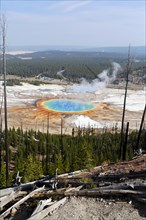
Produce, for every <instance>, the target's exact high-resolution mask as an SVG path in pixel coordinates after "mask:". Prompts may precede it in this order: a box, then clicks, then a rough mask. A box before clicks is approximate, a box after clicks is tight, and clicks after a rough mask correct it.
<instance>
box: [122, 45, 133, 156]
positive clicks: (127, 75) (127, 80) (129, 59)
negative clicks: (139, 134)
mask: <svg viewBox="0 0 146 220" xmlns="http://www.w3.org/2000/svg"><path fill="white" fill-rule="evenodd" d="M131 71H132V60H131V54H130V46H129V51H128V62H127V65H126V70H125V74H126V86H125V95H124V104H123V114H122V125H121V137H120V153H119V158H120V159H121V160H124V159H125V156H124V155H125V152H126V145H125V144H126V141H125V143H124V120H125V110H126V99H127V90H128V82H129V74H130V73H131ZM128 127H129V124H128ZM127 132H128V129H127ZM126 136H127V135H126ZM124 145H125V146H124ZM123 151H125V152H123Z"/></svg>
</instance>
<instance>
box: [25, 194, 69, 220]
mask: <svg viewBox="0 0 146 220" xmlns="http://www.w3.org/2000/svg"><path fill="white" fill-rule="evenodd" d="M66 201H67V198H66V197H65V198H63V199H61V200H59V201H57V202H55V203H54V204H53V205H51V206H49V207H48V208H46V209H44V210H42V211H40V212H39V213H37V214H36V215H33V216H31V217H30V218H29V219H28V220H41V219H43V218H45V217H46V216H47V215H49V214H51V213H53V212H54V211H55V210H56V209H58V208H59V207H60V206H62V205H64V204H65V203H66Z"/></svg>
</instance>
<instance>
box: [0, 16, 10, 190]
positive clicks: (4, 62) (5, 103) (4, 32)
mask: <svg viewBox="0 0 146 220" xmlns="http://www.w3.org/2000/svg"><path fill="white" fill-rule="evenodd" d="M0 21H1V34H2V42H3V43H2V53H3V76H4V113H5V138H4V143H5V151H6V186H8V181H9V149H8V126H7V92H6V16H5V15H2V17H1V20H0Z"/></svg>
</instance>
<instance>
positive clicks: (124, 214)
mask: <svg viewBox="0 0 146 220" xmlns="http://www.w3.org/2000/svg"><path fill="white" fill-rule="evenodd" d="M141 219H146V209H145V205H144V204H140V203H132V202H131V201H129V202H120V201H119V202H118V201H117V202H113V201H110V200H109V201H108V200H103V199H94V198H84V197H82V198H75V197H74V198H71V199H69V200H68V202H67V203H66V204H65V205H64V206H63V207H61V208H60V209H58V210H57V212H55V213H53V214H52V215H51V216H47V217H46V218H44V220H141Z"/></svg>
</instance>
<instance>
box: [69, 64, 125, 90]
mask: <svg viewBox="0 0 146 220" xmlns="http://www.w3.org/2000/svg"><path fill="white" fill-rule="evenodd" d="M121 70H122V68H121V66H120V65H119V64H118V63H115V62H113V63H112V71H110V69H107V70H103V71H102V72H101V73H100V74H99V75H98V78H100V79H101V81H99V79H94V80H93V81H92V82H91V83H89V82H88V81H87V80H86V79H84V78H82V80H81V83H80V84H79V85H77V84H76V85H73V86H72V87H71V88H70V92H74V93H80V92H82V93H86V92H95V91H97V90H101V89H103V88H105V87H106V86H107V85H108V84H109V83H111V82H113V81H114V80H115V79H116V76H117V74H118V73H119V72H120V71H121Z"/></svg>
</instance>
